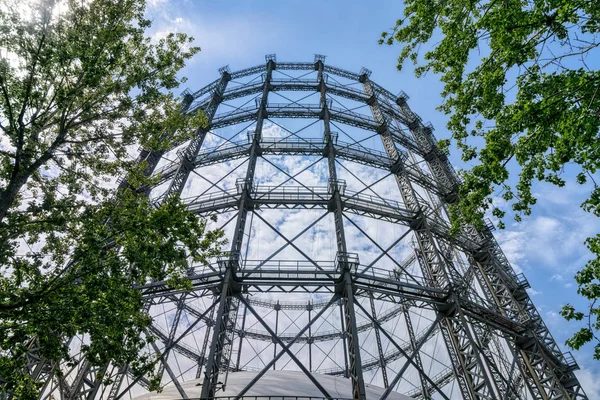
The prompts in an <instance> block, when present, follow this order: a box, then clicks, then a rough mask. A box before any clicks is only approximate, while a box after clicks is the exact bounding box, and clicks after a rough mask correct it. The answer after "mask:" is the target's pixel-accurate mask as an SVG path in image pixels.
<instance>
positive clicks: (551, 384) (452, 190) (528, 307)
mask: <svg viewBox="0 0 600 400" xmlns="http://www.w3.org/2000/svg"><path fill="white" fill-rule="evenodd" d="M407 99H408V96H406V95H404V94H402V95H401V96H399V97H398V99H397V100H396V103H397V104H398V106H399V109H400V113H401V114H402V116H403V117H404V118H405V119H406V120H407V121H410V122H409V124H408V125H409V126H408V127H409V129H410V131H411V133H412V135H413V137H414V138H415V140H416V141H417V143H418V145H419V148H420V150H421V152H422V153H423V154H424V159H425V161H426V162H427V164H428V166H429V168H430V170H431V172H432V174H433V176H434V179H435V180H436V182H437V183H438V184H440V185H441V186H442V187H444V188H445V189H446V195H445V196H443V200H444V201H446V202H447V203H454V202H456V201H457V200H458V196H457V188H458V186H459V185H460V180H459V178H458V176H457V175H456V172H455V171H454V168H453V167H452V165H451V164H450V162H449V160H448V158H447V156H446V155H445V154H443V153H442V152H440V150H439V148H438V146H437V141H436V139H435V136H434V135H433V129H432V127H431V126H430V125H424V124H423V123H422V122H421V119H420V118H419V117H418V116H417V115H416V114H415V113H414V112H412V110H411V109H410V107H409V106H408V103H407ZM466 229H467V231H468V232H469V231H470V233H471V235H472V236H476V235H477V234H478V233H477V232H475V230H474V228H473V227H466ZM482 237H483V239H484V244H483V246H482V249H481V251H480V252H479V253H477V254H474V255H473V256H474V261H475V263H476V268H475V272H476V275H477V277H478V280H479V281H480V282H481V283H482V285H481V286H482V287H483V288H485V289H487V292H488V293H487V294H488V297H489V298H490V300H492V301H494V302H495V304H496V305H497V306H498V307H499V309H500V311H501V312H502V314H504V315H505V316H507V317H509V318H513V319H516V320H518V321H521V322H524V321H526V320H528V319H529V320H530V322H529V323H528V326H529V327H530V329H529V332H528V333H527V334H526V336H528V337H529V338H530V339H532V340H525V341H522V343H527V347H523V346H522V345H519V348H518V349H517V350H516V353H517V355H518V357H519V358H520V360H519V363H518V364H519V368H520V370H521V373H522V375H523V377H524V378H526V382H527V386H528V387H529V389H530V391H531V394H532V395H533V396H534V397H535V398H542V399H545V398H554V397H556V396H562V397H565V398H587V397H586V395H585V393H584V392H583V389H582V388H581V385H580V384H579V382H578V380H577V378H576V377H575V374H574V373H573V372H572V370H573V367H572V366H570V365H566V363H565V360H564V356H563V355H562V352H561V351H560V349H559V348H558V345H557V344H556V342H555V341H554V339H553V338H552V336H551V335H550V332H549V331H548V328H547V327H546V325H545V324H544V322H543V321H542V319H541V317H540V316H539V313H538V312H537V309H536V308H535V306H534V305H533V303H532V301H531V298H530V297H529V295H528V294H527V292H526V291H525V289H526V287H525V286H524V285H523V284H522V283H521V282H520V279H519V277H517V275H516V274H515V272H514V270H513V269H512V267H511V266H510V263H509V262H508V260H507V259H506V257H505V255H504V253H503V252H502V250H501V249H500V246H498V243H497V242H496V240H495V239H494V237H493V234H492V233H491V230H490V228H489V227H488V226H485V227H484V229H483V231H482ZM510 345H511V343H509V346H510ZM511 347H512V346H511ZM515 379H516V378H515ZM512 386H513V382H511V381H510V380H509V381H508V389H510V388H511V387H512Z"/></svg>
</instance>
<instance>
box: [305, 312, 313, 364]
mask: <svg viewBox="0 0 600 400" xmlns="http://www.w3.org/2000/svg"><path fill="white" fill-rule="evenodd" d="M312 309H313V305H312V303H311V302H310V301H309V302H308V303H307V304H306V311H307V312H308V320H309V321H311V315H312ZM307 340H308V370H309V371H310V372H312V370H313V369H312V343H313V337H312V324H311V325H309V327H308V339H307Z"/></svg>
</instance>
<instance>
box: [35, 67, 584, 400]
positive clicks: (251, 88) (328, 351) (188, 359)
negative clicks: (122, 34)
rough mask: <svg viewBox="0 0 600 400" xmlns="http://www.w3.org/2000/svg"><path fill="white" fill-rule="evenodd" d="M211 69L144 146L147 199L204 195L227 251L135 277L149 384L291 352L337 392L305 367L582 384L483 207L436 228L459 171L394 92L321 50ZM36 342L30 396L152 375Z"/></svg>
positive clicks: (470, 387) (519, 394)
mask: <svg viewBox="0 0 600 400" xmlns="http://www.w3.org/2000/svg"><path fill="white" fill-rule="evenodd" d="M219 73H220V77H219V78H218V79H217V80H215V81H214V82H212V83H211V84H209V85H208V86H206V87H204V88H202V89H200V90H198V91H196V92H192V91H186V92H185V93H184V96H183V100H182V112H184V113H191V112H195V111H197V110H198V109H202V110H203V111H204V113H205V114H206V115H207V117H208V120H209V126H208V127H206V128H199V129H198V130H197V131H196V134H195V136H194V137H193V139H191V140H190V141H189V142H186V143H181V144H180V145H179V146H178V147H177V148H174V149H172V150H171V151H168V152H161V153H152V152H148V151H142V152H141V154H140V156H139V158H140V160H145V161H147V162H148V168H147V170H146V173H147V174H153V175H155V176H156V177H157V185H156V186H155V187H152V188H145V189H144V190H145V192H146V193H147V194H148V195H149V196H150V197H151V198H152V199H153V201H154V202H156V203H157V204H159V203H160V202H162V201H164V199H165V198H166V197H167V196H180V197H181V198H182V199H183V201H184V202H185V203H186V204H187V205H188V207H189V209H190V210H191V211H193V212H195V213H197V214H199V215H202V216H208V215H213V214H217V215H219V218H218V221H217V222H216V223H215V224H216V225H215V226H219V227H222V228H223V229H224V230H225V231H226V232H227V234H228V238H229V244H228V246H229V248H228V249H226V252H225V253H224V255H223V256H222V257H220V258H219V259H215V260H211V263H210V265H191V266H190V269H189V271H188V279H189V280H190V282H191V284H192V286H193V290H192V291H190V292H182V291H178V290H173V289H172V288H170V287H169V286H168V284H167V283H166V282H148V283H146V284H141V285H140V286H139V288H138V289H139V290H140V291H141V292H142V294H143V296H144V298H145V299H146V309H147V311H148V313H149V314H150V315H151V316H152V317H153V320H154V322H153V325H152V328H151V329H150V330H149V331H148V332H147V335H152V336H154V337H155V338H156V341H155V342H154V343H152V344H149V345H148V348H147V349H146V351H148V352H149V353H151V354H154V355H156V357H157V358H159V363H158V366H157V367H156V370H155V371H154V373H155V374H158V375H159V376H160V377H161V383H162V384H163V385H173V386H174V387H175V388H176V389H177V391H178V393H179V395H180V396H181V397H182V398H188V397H190V394H189V393H187V392H186V389H185V387H189V386H186V385H184V383H185V382H187V381H191V380H195V381H196V382H197V385H198V386H199V387H200V389H199V391H200V392H199V393H200V397H201V398H206V399H208V398H214V397H219V396H220V394H222V393H225V390H226V388H227V384H228V381H229V380H230V379H232V378H231V377H232V376H233V374H235V372H236V371H255V372H256V374H255V377H254V379H253V380H252V381H251V382H250V383H249V384H248V385H247V386H246V387H245V388H244V389H243V390H241V392H239V393H238V394H237V397H236V398H243V397H244V396H245V395H246V394H247V393H250V391H251V390H252V387H253V385H260V379H261V377H262V376H264V374H265V373H266V372H267V371H269V370H296V371H302V372H304V373H305V375H306V379H307V380H308V381H310V382H311V383H312V384H313V385H314V386H315V387H316V388H317V389H318V390H319V391H320V393H321V394H322V397H323V398H333V397H335V396H334V395H332V393H328V391H327V389H326V388H325V387H323V386H322V385H321V383H320V382H319V380H318V379H317V378H316V376H318V374H325V375H334V376H341V377H345V378H347V379H346V380H345V382H347V385H348V387H349V388H350V392H351V393H352V398H354V399H365V398H366V387H368V386H369V385H376V386H380V387H382V388H385V391H383V392H382V393H383V395H382V397H381V398H382V399H383V398H387V396H388V395H390V394H391V393H392V392H398V393H404V394H406V395H408V396H410V397H413V398H423V399H430V398H433V399H438V398H440V399H455V398H464V399H529V398H532V399H559V398H560V399H585V398H587V397H586V395H585V393H584V392H583V390H582V388H581V386H580V384H579V382H578V380H577V378H576V377H575V375H574V373H573V371H574V370H575V369H577V364H576V363H575V361H574V360H573V358H572V357H571V356H570V354H568V353H567V354H564V353H562V351H561V350H560V349H559V348H558V346H557V344H556V342H555V341H554V339H553V338H552V336H551V335H550V332H549V331H548V328H547V327H546V325H545V324H544V322H543V321H542V319H541V317H540V315H539V313H538V311H537V310H536V308H535V307H534V306H533V304H532V302H531V299H530V298H529V295H528V294H527V291H526V289H527V288H528V287H529V285H528V282H527V280H526V279H525V277H524V276H523V275H517V274H516V273H515V272H514V271H513V269H512V267H511V266H510V264H509V263H508V261H507V259H506V257H505V256H504V254H503V253H502V250H501V249H500V247H499V246H498V243H497V242H496V241H495V239H494V236H493V233H492V231H493V226H492V225H491V224H489V223H488V224H487V225H486V228H485V229H483V230H479V231H478V230H476V229H475V228H473V227H465V228H464V229H463V231H462V232H460V233H459V234H455V235H451V234H450V226H449V221H448V214H447V210H446V207H447V205H448V204H449V203H452V202H455V201H457V187H458V185H459V183H460V182H459V178H458V177H457V175H456V173H455V171H454V169H453V167H452V165H451V164H450V162H449V161H448V159H447V157H446V156H445V155H444V154H443V153H442V152H441V151H440V150H439V149H438V147H437V141H436V139H435V137H434V135H433V128H432V126H431V125H430V124H426V123H423V122H422V120H421V118H419V116H417V115H416V114H415V113H414V112H412V111H411V109H410V108H409V106H408V102H407V101H408V96H406V95H405V94H404V93H402V92H401V93H400V94H399V95H395V94H393V93H392V92H390V91H388V90H386V89H384V88H382V87H381V86H379V85H377V84H376V83H375V82H373V81H372V80H371V77H370V75H371V72H370V71H369V70H367V69H364V68H363V69H362V70H361V71H360V72H359V73H353V72H349V71H345V70H343V69H339V68H336V67H332V66H329V65H327V64H326V63H325V57H324V56H320V55H316V56H315V60H314V62H293V63H290V62H277V60H276V57H275V56H274V55H268V56H267V57H266V62H265V63H264V64H262V65H259V66H256V67H251V68H247V69H244V70H240V71H237V72H231V71H230V70H229V68H227V67H224V68H221V69H220V70H219ZM121 185H126V182H122V183H121ZM84 342H85V338H77V337H76V338H72V339H71V340H70V341H69V345H70V346H71V348H72V351H73V352H74V353H77V351H78V350H79V348H80V347H81V344H82V343H84ZM35 354H36V351H35V348H34V344H32V351H31V360H30V361H31V362H30V365H31V374H32V376H34V378H35V379H39V380H40V381H42V382H43V396H44V397H45V398H49V397H51V396H54V397H55V398H56V397H59V396H62V397H63V398H83V397H86V398H90V399H92V398H110V399H119V398H125V397H127V398H129V397H131V396H133V397H135V396H136V395H138V394H143V393H144V392H145V391H146V390H147V388H148V386H149V384H150V382H149V381H148V379H147V378H146V377H143V376H142V377H140V376H136V375H135V374H134V373H133V371H131V369H130V368H129V366H127V365H113V364H110V365H106V366H103V367H101V368H97V367H91V366H90V365H89V364H88V363H87V362H86V361H85V360H83V359H81V360H79V363H78V364H76V365H69V366H67V365H63V366H57V365H50V364H49V363H47V362H46V361H44V360H43V359H39V358H38V357H35ZM58 370H62V373H57V371H58ZM184 386H185V387H184ZM297 395H298V396H302V393H297Z"/></svg>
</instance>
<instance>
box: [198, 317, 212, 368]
mask: <svg viewBox="0 0 600 400" xmlns="http://www.w3.org/2000/svg"><path fill="white" fill-rule="evenodd" d="M214 317H215V309H214V308H213V309H212V310H211V311H210V314H209V316H208V318H207V320H206V332H205V333H204V339H203V341H202V350H201V351H200V360H198V369H196V379H197V378H200V377H201V376H202V368H203V367H204V364H206V360H207V358H208V357H207V355H206V349H207V348H208V339H209V338H210V330H211V328H212V327H213V326H214V324H215V320H214V319H213V318H214Z"/></svg>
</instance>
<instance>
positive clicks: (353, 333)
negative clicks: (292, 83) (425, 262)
mask: <svg viewBox="0 0 600 400" xmlns="http://www.w3.org/2000/svg"><path fill="white" fill-rule="evenodd" d="M323 67H324V65H323V59H322V58H318V57H315V69H316V70H317V80H318V82H319V91H320V93H321V107H322V111H321V118H322V119H323V131H324V134H325V140H326V142H327V145H326V148H325V154H324V155H325V156H326V157H327V162H328V167H329V181H330V187H331V190H332V194H333V198H332V205H331V207H330V209H332V211H333V218H334V222H335V233H336V240H337V250H338V256H340V255H341V256H342V258H347V253H348V250H347V248H346V237H345V235H344V219H343V215H342V199H341V196H340V189H341V188H340V185H339V183H338V181H337V172H336V168H335V149H334V146H333V138H332V135H331V127H330V124H329V109H328V108H327V85H326V84H325V79H324V76H323ZM338 262H341V264H340V265H341V266H342V269H341V272H342V279H343V282H344V285H343V289H342V293H341V295H342V303H343V304H344V322H345V328H346V341H347V342H348V357H347V359H348V363H349V367H350V369H349V371H348V372H349V373H350V379H351V380H352V398H353V399H361V400H362V399H364V398H365V383H364V380H363V375H362V364H361V359H360V340H359V337H358V329H357V327H356V314H355V312H354V297H353V296H354V293H353V284H352V275H351V274H350V267H349V265H348V262H347V260H339V259H338Z"/></svg>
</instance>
